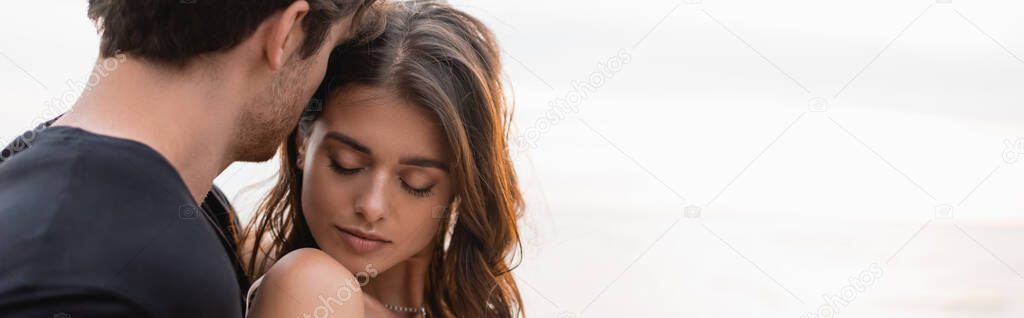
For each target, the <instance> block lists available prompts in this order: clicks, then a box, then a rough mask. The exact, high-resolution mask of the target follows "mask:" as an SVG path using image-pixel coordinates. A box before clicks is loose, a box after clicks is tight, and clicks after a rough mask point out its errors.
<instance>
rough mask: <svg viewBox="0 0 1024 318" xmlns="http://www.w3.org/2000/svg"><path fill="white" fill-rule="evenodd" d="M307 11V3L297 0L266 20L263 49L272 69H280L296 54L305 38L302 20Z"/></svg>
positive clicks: (303, 0)
mask: <svg viewBox="0 0 1024 318" xmlns="http://www.w3.org/2000/svg"><path fill="white" fill-rule="evenodd" d="M308 13H309V3H308V2H306V1H305V0H298V1H295V2H293V3H292V4H291V5H289V6H288V7H287V8H285V9H284V10H283V11H282V12H281V13H279V14H277V15H275V16H274V17H272V18H271V19H270V20H269V21H267V23H270V32H269V34H268V35H267V36H268V38H267V42H266V47H265V48H264V49H263V50H264V54H265V55H266V56H267V62H268V63H269V65H270V68H271V69H272V70H275V71H276V70H278V69H280V68H281V67H282V66H284V63H285V62H287V61H288V59H290V58H291V57H292V55H295V54H298V52H299V48H300V47H301V46H302V42H303V41H304V40H305V32H304V31H303V29H302V21H303V19H304V18H305V17H306V14H308Z"/></svg>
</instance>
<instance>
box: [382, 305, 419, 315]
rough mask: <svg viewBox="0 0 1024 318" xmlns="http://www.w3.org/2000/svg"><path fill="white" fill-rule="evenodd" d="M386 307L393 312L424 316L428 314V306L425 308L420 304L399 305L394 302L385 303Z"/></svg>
mask: <svg viewBox="0 0 1024 318" xmlns="http://www.w3.org/2000/svg"><path fill="white" fill-rule="evenodd" d="M384 308H385V309H387V310H390V311H392V312H399V313H409V314H419V315H422V316H424V317H426V316H427V308H424V307H423V306H419V307H406V306H399V305H392V304H384Z"/></svg>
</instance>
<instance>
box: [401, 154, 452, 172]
mask: <svg viewBox="0 0 1024 318" xmlns="http://www.w3.org/2000/svg"><path fill="white" fill-rule="evenodd" d="M398 163H400V164H403V165H407V166H417V167H423V168H436V169H441V170H444V171H446V172H447V171H448V164H446V163H444V162H442V161H440V160H437V159H430V158H426V157H407V158H402V159H400V160H399V161H398Z"/></svg>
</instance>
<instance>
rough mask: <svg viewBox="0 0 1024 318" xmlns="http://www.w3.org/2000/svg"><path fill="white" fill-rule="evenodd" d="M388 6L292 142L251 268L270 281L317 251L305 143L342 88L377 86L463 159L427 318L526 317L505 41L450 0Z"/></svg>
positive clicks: (253, 240)
mask: <svg viewBox="0 0 1024 318" xmlns="http://www.w3.org/2000/svg"><path fill="white" fill-rule="evenodd" d="M380 9H381V11H380V12H381V13H380V14H381V16H380V17H379V19H378V21H377V22H378V24H377V27H376V28H371V30H372V31H368V32H370V33H372V34H371V35H368V36H366V38H367V39H366V40H363V41H358V42H353V43H349V44H346V45H343V46H341V47H339V48H337V49H335V51H334V52H332V54H331V58H330V62H329V66H328V70H327V75H326V77H325V79H324V82H323V83H322V84H321V86H320V88H319V89H318V90H317V93H316V95H314V98H313V102H312V103H310V106H309V107H307V109H306V111H305V113H304V115H303V119H302V122H301V123H300V124H299V125H298V127H297V128H296V129H295V130H294V131H293V132H292V134H291V135H290V136H289V138H288V140H287V141H286V143H285V145H283V146H282V149H281V172H280V174H279V176H278V177H277V183H276V185H275V186H274V187H273V189H272V190H271V192H270V194H269V195H268V196H267V197H266V198H265V199H264V200H263V201H262V203H261V204H260V206H259V208H258V210H257V212H256V214H255V215H254V216H253V219H252V222H251V224H250V225H249V227H248V228H247V231H246V237H247V242H248V244H246V245H248V246H250V248H251V251H246V253H244V254H247V255H245V258H246V259H245V263H246V264H247V266H246V271H247V272H248V274H249V275H250V277H251V278H255V277H259V276H260V275H262V274H263V273H264V272H265V271H266V270H267V269H268V267H269V266H270V265H271V264H272V263H273V262H274V261H275V260H276V259H279V258H280V257H282V256H283V255H285V254H287V253H288V252H291V251H293V250H296V249H299V248H303V247H316V243H315V242H314V240H313V237H312V234H310V231H309V228H308V226H307V224H306V221H305V219H304V217H303V213H302V203H301V199H300V198H301V193H302V173H301V172H300V171H299V170H298V169H297V168H296V167H295V162H296V159H297V158H296V155H297V145H296V137H299V134H303V135H304V136H308V134H309V133H310V131H309V129H308V127H309V126H310V125H309V123H310V122H312V121H314V120H316V118H317V117H318V116H319V115H320V114H321V112H322V111H323V107H329V106H326V105H330V103H329V101H328V100H327V99H328V97H330V96H331V93H332V92H336V91H337V90H338V89H340V88H342V87H345V86H346V85H372V86H377V87H383V88H386V89H389V90H391V91H394V92H396V93H398V94H399V95H400V96H402V97H403V98H405V99H407V100H408V101H410V102H412V103H413V104H416V105H420V106H422V107H424V108H426V109H428V110H430V111H432V112H433V113H434V114H435V115H436V116H437V119H438V122H439V123H440V124H441V126H442V127H443V130H444V136H445V137H446V139H447V144H448V145H447V146H448V147H449V149H448V150H449V153H450V154H451V158H452V169H451V171H450V172H451V174H452V177H453V180H454V182H453V190H454V191H453V193H454V194H455V195H454V198H453V202H452V204H451V206H450V207H449V208H448V209H446V210H445V211H444V213H443V217H444V221H443V222H441V224H442V226H440V227H439V228H438V229H437V234H436V235H435V236H434V240H435V241H434V244H432V246H433V247H432V248H434V249H435V250H434V253H433V255H434V256H433V259H432V260H431V262H430V265H429V267H428V270H427V284H426V294H425V304H424V306H425V307H426V308H427V312H428V314H427V315H428V316H430V317H515V316H524V315H525V314H524V313H523V304H522V299H521V296H520V294H519V289H518V287H517V286H516V282H515V280H514V279H513V277H512V273H511V270H512V269H513V268H514V267H515V265H512V263H517V262H516V261H514V260H515V259H516V257H517V256H522V242H521V241H520V237H519V231H518V226H517V220H518V218H519V216H520V214H521V211H522V208H523V199H522V194H521V193H520V191H519V188H518V182H517V179H516V174H515V170H514V169H513V165H512V160H511V157H510V154H509V145H508V143H507V141H508V137H509V136H508V133H509V130H508V127H509V120H510V117H511V114H510V111H511V110H510V108H509V106H508V105H507V101H506V97H505V92H504V89H503V88H502V78H501V61H500V50H499V48H498V46H497V42H496V40H495V38H494V35H493V34H492V33H491V31H490V30H489V29H488V28H487V27H486V26H485V25H484V24H483V23H481V22H480V21H479V20H477V19H476V18H474V17H472V16H470V15H468V14H466V13H465V12H462V11H460V10H457V9H455V8H452V7H451V6H449V5H448V4H446V3H443V2H438V1H408V2H391V3H389V4H387V5H386V6H383V7H381V8H380ZM453 218H454V219H455V220H457V221H455V225H454V227H451V228H450V224H451V222H452V220H453ZM448 235H450V237H447V236H448ZM446 237H447V239H448V244H447V247H446V246H445V245H446V244H445V241H446V240H445V239H446ZM520 260H521V258H520Z"/></svg>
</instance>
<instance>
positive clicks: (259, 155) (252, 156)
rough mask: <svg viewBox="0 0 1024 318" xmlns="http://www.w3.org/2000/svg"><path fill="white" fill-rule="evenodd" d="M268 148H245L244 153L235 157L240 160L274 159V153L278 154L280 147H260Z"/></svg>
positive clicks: (265, 160) (262, 160) (264, 160)
mask: <svg viewBox="0 0 1024 318" xmlns="http://www.w3.org/2000/svg"><path fill="white" fill-rule="evenodd" d="M260 148H267V149H254V148H251V149H245V150H243V152H242V155H241V156H239V157H238V158H236V159H235V161H238V162H267V161H269V160H270V159H274V155H276V154H277V149H278V147H276V146H275V147H260Z"/></svg>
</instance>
